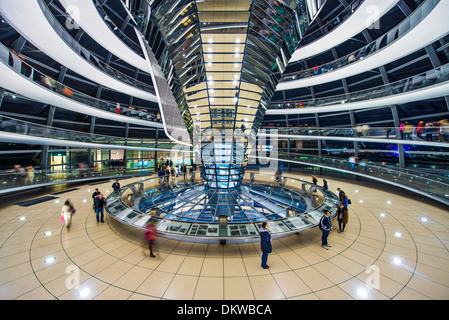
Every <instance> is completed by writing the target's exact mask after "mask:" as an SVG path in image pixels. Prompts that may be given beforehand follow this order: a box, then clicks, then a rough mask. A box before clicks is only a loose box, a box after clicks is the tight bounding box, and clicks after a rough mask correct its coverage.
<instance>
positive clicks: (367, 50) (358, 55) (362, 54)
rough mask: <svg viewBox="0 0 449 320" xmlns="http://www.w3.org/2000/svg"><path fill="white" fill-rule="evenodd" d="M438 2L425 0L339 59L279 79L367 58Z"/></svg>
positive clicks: (305, 74)
mask: <svg viewBox="0 0 449 320" xmlns="http://www.w3.org/2000/svg"><path fill="white" fill-rule="evenodd" d="M439 2H440V0H426V1H425V2H423V3H422V4H421V5H420V6H419V7H418V8H416V10H415V11H413V13H412V14H411V15H410V16H408V17H407V18H405V19H404V21H402V22H401V23H400V24H398V25H397V26H396V27H394V28H393V29H391V30H390V31H388V32H387V33H385V34H384V35H382V36H380V37H379V38H378V39H376V40H374V41H372V42H371V43H369V44H367V45H366V46H363V47H362V48H360V49H358V50H356V51H353V52H351V53H348V54H347V55H345V56H343V57H341V58H339V59H336V60H333V61H330V62H327V63H324V64H320V65H316V66H315V67H313V68H308V69H304V70H300V71H296V72H289V73H284V74H283V75H282V77H281V81H282V82H286V81H292V80H299V79H304V78H309V77H313V76H316V75H320V74H325V73H327V72H331V71H334V70H337V69H339V68H342V67H345V66H347V65H350V64H352V63H354V62H357V61H360V60H363V59H366V58H369V56H371V55H373V54H375V53H376V52H378V51H379V50H381V49H384V48H385V47H387V46H389V45H390V44H392V43H394V42H395V41H397V40H398V39H400V38H401V37H402V36H404V35H405V34H407V33H408V32H409V31H410V30H412V29H413V28H415V27H416V26H417V25H418V24H419V23H420V22H421V21H422V20H423V19H424V18H425V17H426V16H427V15H428V14H429V13H430V12H431V11H432V9H433V8H435V6H436V5H437V4H438V3H439Z"/></svg>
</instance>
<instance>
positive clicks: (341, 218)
mask: <svg viewBox="0 0 449 320" xmlns="http://www.w3.org/2000/svg"><path fill="white" fill-rule="evenodd" d="M337 220H338V228H339V230H340V232H344V231H345V227H346V224H347V223H348V208H345V206H344V205H343V204H342V203H340V205H339V206H338V209H337ZM342 226H343V227H342Z"/></svg>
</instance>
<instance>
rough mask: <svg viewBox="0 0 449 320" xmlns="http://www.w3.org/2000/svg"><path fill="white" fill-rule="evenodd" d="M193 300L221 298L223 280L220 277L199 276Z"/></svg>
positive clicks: (222, 297)
mask: <svg viewBox="0 0 449 320" xmlns="http://www.w3.org/2000/svg"><path fill="white" fill-rule="evenodd" d="M193 299H194V300H223V299H224V280H223V278H221V277H216V278H215V277H199V278H198V283H197V284H196V288H195V293H194V296H193Z"/></svg>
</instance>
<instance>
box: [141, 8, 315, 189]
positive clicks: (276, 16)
mask: <svg viewBox="0 0 449 320" xmlns="http://www.w3.org/2000/svg"><path fill="white" fill-rule="evenodd" d="M151 6H152V14H151V19H150V24H151V27H152V28H153V29H157V30H158V37H159V36H160V38H159V40H162V46H159V51H158V54H156V57H157V58H158V62H159V65H160V66H161V68H162V71H163V73H164V75H165V77H166V79H167V81H168V83H169V87H170V89H171V90H172V92H173V96H174V97H175V98H176V102H177V104H178V107H179V110H180V113H181V114H182V117H183V119H184V123H185V125H186V128H187V130H188V131H189V133H190V136H191V139H192V141H193V146H194V149H195V146H196V150H195V152H196V154H197V157H196V159H195V161H196V162H197V164H198V165H200V168H201V176H202V178H203V180H204V182H205V184H206V186H207V187H209V188H218V189H234V188H237V187H238V186H239V185H240V183H241V181H242V179H243V175H244V172H245V168H246V166H247V157H248V153H249V152H250V148H252V147H253V146H254V144H252V143H251V137H255V136H256V135H257V132H258V130H259V127H260V124H261V122H262V119H263V117H264V115H265V110H266V107H267V106H268V104H269V102H270V99H271V97H272V95H273V94H274V91H275V88H276V86H277V83H278V82H279V79H280V77H281V75H282V72H283V71H284V69H285V66H286V65H287V63H288V60H289V58H290V56H291V54H292V53H293V52H294V50H295V49H296V47H297V45H298V43H299V40H300V38H301V34H302V33H303V32H304V30H305V28H306V27H307V25H308V23H309V20H308V14H307V11H306V9H305V8H306V5H305V1H304V0H281V1H277V0H270V1H248V0H245V1H207V0H206V1H187V0H165V1H154V2H152V4H151ZM153 33H154V32H153ZM148 41H149V45H150V46H151V45H152V44H154V45H155V44H156V43H157V41H156V39H153V38H151V35H150V39H148ZM160 48H163V49H162V50H161V49H160ZM198 136H199V138H198ZM195 140H197V141H196V142H195Z"/></svg>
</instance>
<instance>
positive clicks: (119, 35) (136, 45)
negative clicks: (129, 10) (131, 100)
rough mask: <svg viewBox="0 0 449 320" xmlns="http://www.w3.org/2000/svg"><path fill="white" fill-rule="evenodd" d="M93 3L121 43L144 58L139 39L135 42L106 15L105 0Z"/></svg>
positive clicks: (96, 0)
mask: <svg viewBox="0 0 449 320" xmlns="http://www.w3.org/2000/svg"><path fill="white" fill-rule="evenodd" d="M94 4H95V8H96V9H97V11H98V14H99V15H100V16H101V18H102V19H103V21H104V22H105V24H106V26H107V27H108V28H109V29H110V30H111V31H112V33H114V34H115V36H116V37H117V38H119V39H120V40H121V41H122V42H123V43H125V44H126V45H127V46H128V47H129V48H131V49H132V50H133V51H134V52H135V53H136V54H138V55H139V56H141V57H142V58H145V57H144V54H143V52H142V47H141V46H140V44H139V41H138V40H137V39H136V40H137V42H136V41H134V40H132V39H131V38H130V37H128V36H127V35H126V34H125V33H124V32H123V31H122V30H121V29H120V28H119V26H117V25H116V24H114V22H113V21H112V19H111V18H110V17H109V16H108V14H107V13H106V11H105V10H104V9H103V5H105V2H103V4H101V3H100V1H98V0H95V1H94ZM148 6H149V5H148ZM130 23H132V22H130ZM153 90H154V89H153Z"/></svg>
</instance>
